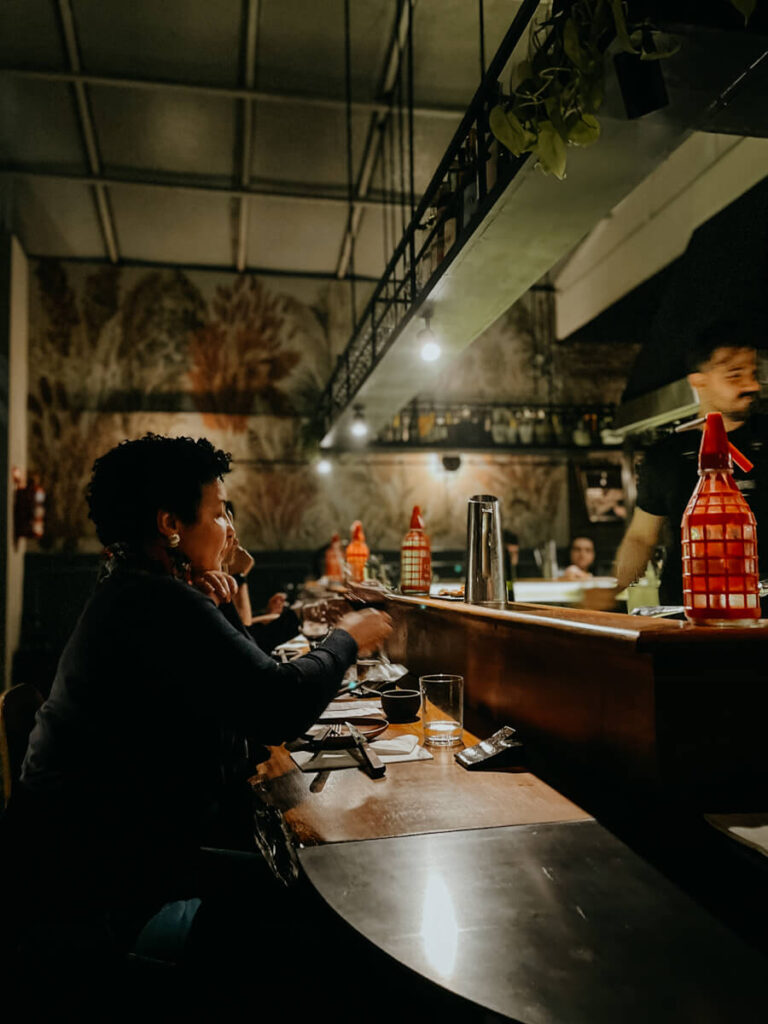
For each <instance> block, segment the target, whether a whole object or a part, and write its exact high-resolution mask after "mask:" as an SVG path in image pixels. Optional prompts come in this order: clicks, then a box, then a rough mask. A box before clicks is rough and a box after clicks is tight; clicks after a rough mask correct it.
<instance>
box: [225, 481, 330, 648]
mask: <svg viewBox="0 0 768 1024" xmlns="http://www.w3.org/2000/svg"><path fill="white" fill-rule="evenodd" d="M225 504H226V511H227V518H228V519H229V522H230V525H231V526H232V536H231V537H230V538H229V540H228V542H227V546H226V548H225V550H224V556H223V558H222V565H221V567H222V569H223V570H224V571H225V572H227V573H229V574H230V575H231V576H233V577H234V579H235V581H236V582H237V584H238V589H237V593H236V594H235V596H234V597H233V598H232V605H233V607H234V610H235V611H237V614H238V615H239V617H240V619H241V620H242V622H243V625H244V626H245V628H246V629H247V630H248V632H249V633H250V635H251V636H252V637H253V639H254V640H255V641H256V643H257V644H258V645H259V647H261V649H262V650H263V651H266V653H267V654H269V652H270V651H273V650H274V649H275V648H276V647H277V646H278V644H282V643H285V642H286V641H287V640H292V639H293V638H294V637H295V636H297V634H299V633H301V632H303V629H304V623H305V622H309V623H311V624H312V625H311V626H309V627H308V632H309V631H314V633H319V634H320V635H324V634H325V633H327V632H328V630H329V628H330V627H331V625H332V624H333V623H334V622H335V621H337V620H338V619H339V618H340V617H341V615H343V614H344V612H346V611H349V604H348V603H347V602H346V601H344V600H342V599H331V600H320V601H312V602H302V601H295V602H294V603H293V604H292V605H290V606H288V605H286V594H284V593H277V594H273V595H272V596H271V597H270V599H269V601H268V602H267V610H266V612H265V613H264V614H263V615H257V616H254V615H252V613H251V598H250V594H249V592H248V583H247V582H246V577H247V575H248V573H249V572H250V571H251V569H252V568H253V566H254V561H253V557H252V555H251V554H250V553H249V552H248V551H246V549H245V548H244V547H242V546H241V545H240V542H239V540H238V538H237V534H236V533H235V509H234V506H233V504H232V502H231V501H227V502H225ZM225 614H227V613H226V612H225Z"/></svg>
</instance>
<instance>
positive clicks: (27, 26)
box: [0, 0, 65, 69]
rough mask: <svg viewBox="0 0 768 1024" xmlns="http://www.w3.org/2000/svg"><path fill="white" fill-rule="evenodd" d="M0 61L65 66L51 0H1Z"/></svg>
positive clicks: (12, 63) (26, 66)
mask: <svg viewBox="0 0 768 1024" xmlns="http://www.w3.org/2000/svg"><path fill="white" fill-rule="evenodd" d="M0 62H2V63H3V64H7V65H14V66H17V67H25V68H43V67H44V68H57V69H62V68H63V67H64V66H65V56H64V49H63V47H62V45H61V33H60V32H59V27H58V24H57V21H56V13H55V8H54V5H53V4H52V3H51V0H2V3H0Z"/></svg>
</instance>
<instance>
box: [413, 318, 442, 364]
mask: <svg viewBox="0 0 768 1024" xmlns="http://www.w3.org/2000/svg"><path fill="white" fill-rule="evenodd" d="M431 319H432V316H431V314H430V313H425V314H424V326H423V327H422V329H421V330H420V331H419V333H418V334H417V338H418V340H419V354H420V355H421V358H422V359H423V360H424V362H425V363H434V362H435V360H436V359H439V358H440V353H441V349H440V342H439V341H438V340H437V338H436V337H435V332H434V331H433V330H432V328H431V327H430V320H431Z"/></svg>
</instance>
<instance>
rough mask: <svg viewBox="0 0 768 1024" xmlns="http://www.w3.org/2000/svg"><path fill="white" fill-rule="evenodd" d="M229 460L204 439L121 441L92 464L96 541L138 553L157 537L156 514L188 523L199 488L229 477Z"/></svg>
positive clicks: (151, 437) (90, 497)
mask: <svg viewBox="0 0 768 1024" xmlns="http://www.w3.org/2000/svg"><path fill="white" fill-rule="evenodd" d="M231 458H232V456H231V455H230V454H229V452H223V451H221V450H220V449H219V448H214V447H213V445H212V444H211V442H210V441H208V440H206V438H204V437H201V438H198V440H197V441H194V440H193V439H192V438H191V437H163V436H161V435H159V434H145V435H144V437H141V438H139V439H138V440H136V441H122V442H121V443H120V444H118V445H117V446H116V447H115V448H112V449H111V450H110V451H108V452H107V453H106V455H102V456H101V458H99V459H96V461H95V462H94V464H93V471H92V473H91V479H90V482H89V484H88V488H87V491H86V496H87V499H88V509H89V511H88V514H89V516H90V518H91V519H92V520H93V521H94V523H95V524H96V533H97V534H98V537H99V540H100V541H101V543H102V544H103V545H104V546H105V547H110V546H111V545H114V544H121V545H124V546H126V547H127V548H128V549H130V550H132V551H134V552H137V551H138V550H139V549H140V548H141V547H142V546H143V545H144V544H146V543H149V542H151V541H152V540H154V539H155V538H156V537H157V513H158V511H159V510H160V509H163V510H165V511H166V512H172V513H173V514H174V515H176V516H178V517H179V519H181V521H182V522H183V523H193V522H194V521H195V520H196V519H197V513H198V509H199V507H200V500H201V498H202V494H203V487H204V486H205V484H209V483H212V482H213V481H214V480H216V479H217V477H221V476H223V475H224V474H225V473H228V472H229V462H230V459H231Z"/></svg>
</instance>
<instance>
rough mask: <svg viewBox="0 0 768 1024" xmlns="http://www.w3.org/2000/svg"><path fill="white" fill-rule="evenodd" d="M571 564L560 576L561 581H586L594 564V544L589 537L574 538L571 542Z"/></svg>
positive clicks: (589, 577) (590, 575)
mask: <svg viewBox="0 0 768 1024" xmlns="http://www.w3.org/2000/svg"><path fill="white" fill-rule="evenodd" d="M569 557H570V559H571V564H570V565H569V566H568V568H567V569H564V570H563V572H562V573H561V574H560V579H561V580H588V579H591V578H592V575H593V573H592V569H593V567H594V564H595V542H594V541H593V540H592V538H591V537H574V538H573V540H572V541H571V550H570V555H569Z"/></svg>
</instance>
